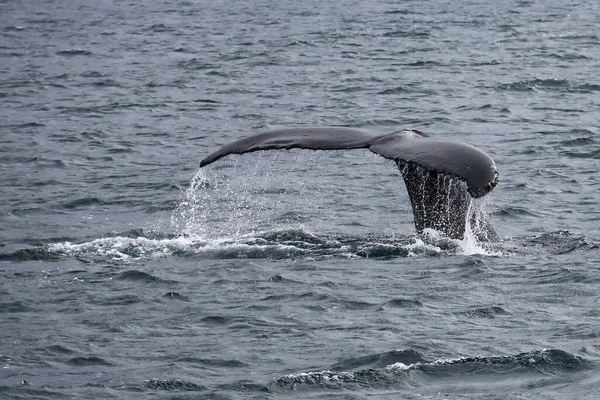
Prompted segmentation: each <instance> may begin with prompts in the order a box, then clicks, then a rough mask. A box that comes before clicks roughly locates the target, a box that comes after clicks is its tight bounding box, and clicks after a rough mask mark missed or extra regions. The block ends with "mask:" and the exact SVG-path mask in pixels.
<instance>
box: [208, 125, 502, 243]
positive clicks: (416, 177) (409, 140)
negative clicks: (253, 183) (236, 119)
mask: <svg viewBox="0 0 600 400" xmlns="http://www.w3.org/2000/svg"><path fill="white" fill-rule="evenodd" d="M294 148H299V149H311V150H349V149H362V148H365V149H369V150H370V151H372V152H373V153H375V154H378V155H380V156H382V157H385V158H387V159H390V160H394V161H395V162H396V164H397V165H398V168H399V169H400V173H401V175H402V177H403V179H404V182H405V184H406V189H407V191H408V195H409V198H410V202H411V205H412V210H413V215H414V218H415V228H416V229H417V232H422V231H423V229H425V228H432V229H435V230H437V231H440V232H442V233H444V234H446V235H447V236H449V237H450V238H453V239H462V238H463V237H464V234H465V229H466V225H467V224H468V223H470V221H469V216H468V213H469V204H470V201H471V199H472V198H478V197H482V196H484V195H486V194H487V193H489V192H490V191H491V190H492V189H493V188H494V187H495V186H496V183H497V182H498V170H497V168H496V164H495V163H494V161H493V160H492V159H491V157H490V156H489V155H487V154H486V153H485V152H483V151H482V150H479V149H478V148H476V147H474V146H471V145H468V144H463V143H456V142H449V141H442V140H436V139H431V138H428V137H426V136H425V135H424V134H423V133H422V132H419V131H417V130H404V131H397V132H392V133H389V134H387V135H373V134H371V133H369V132H365V131H363V130H360V129H353V128H291V129H281V130H275V131H269V132H264V133H260V134H257V135H253V136H249V137H246V138H243V139H239V140H236V141H234V142H232V143H230V144H228V145H225V146H223V147H222V148H220V149H219V150H217V151H216V152H214V153H212V154H211V155H209V156H208V157H206V158H205V159H204V160H202V161H201V162H200V166H201V167H203V166H205V165H208V164H210V163H213V162H215V161H217V160H218V159H220V158H222V157H225V156H227V155H229V154H243V153H249V152H253V151H259V150H273V149H294Z"/></svg>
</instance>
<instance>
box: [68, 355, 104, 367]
mask: <svg viewBox="0 0 600 400" xmlns="http://www.w3.org/2000/svg"><path fill="white" fill-rule="evenodd" d="M67 364H71V365H75V366H78V367H83V366H90V365H100V366H111V365H114V364H112V363H110V362H108V361H106V360H105V359H103V358H102V357H97V356H90V357H73V358H71V359H69V360H68V361H67Z"/></svg>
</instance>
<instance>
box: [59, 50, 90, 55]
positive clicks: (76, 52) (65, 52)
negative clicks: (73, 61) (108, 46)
mask: <svg viewBox="0 0 600 400" xmlns="http://www.w3.org/2000/svg"><path fill="white" fill-rule="evenodd" d="M92 54H93V53H92V52H91V51H89V50H84V49H67V50H62V51H57V52H56V55H59V56H66V57H74V56H91V55H92Z"/></svg>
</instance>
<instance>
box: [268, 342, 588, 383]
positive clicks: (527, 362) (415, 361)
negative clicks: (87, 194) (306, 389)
mask: <svg viewBox="0 0 600 400" xmlns="http://www.w3.org/2000/svg"><path fill="white" fill-rule="evenodd" d="M381 361H384V362H386V363H389V364H387V365H382V362H381ZM334 367H341V368H350V369H351V370H346V371H340V372H336V371H332V370H324V371H320V372H302V373H297V374H289V375H285V376H283V377H281V378H279V379H277V380H275V381H274V382H273V383H272V384H273V386H274V387H279V388H285V389H296V388H297V387H298V386H312V387H320V388H325V389H353V388H357V387H358V388H388V387H390V386H397V385H402V384H405V383H408V382H411V383H414V382H419V381H428V382H429V381H431V379H436V378H437V379H447V378H448V377H453V376H454V377H457V378H460V377H464V376H472V375H474V374H478V375H498V376H505V377H507V378H510V376H514V375H520V374H523V373H526V372H534V373H538V374H541V375H543V376H548V375H557V374H560V373H563V372H567V371H573V372H574V371H581V370H585V369H589V368H591V367H592V366H591V363H590V362H589V361H587V360H586V359H584V358H582V357H579V356H576V355H573V354H570V353H567V352H565V351H562V350H558V349H543V350H534V351H530V352H527V353H520V354H516V355H509V356H475V357H458V358H442V359H437V360H435V361H431V362H426V361H425V360H424V359H423V358H422V357H421V355H420V354H419V353H418V352H410V351H407V352H404V351H398V352H390V353H383V354H376V355H373V356H366V357H361V358H356V359H352V360H347V361H344V362H341V363H338V364H336V365H335V366H334ZM352 368H358V369H353V370H352Z"/></svg>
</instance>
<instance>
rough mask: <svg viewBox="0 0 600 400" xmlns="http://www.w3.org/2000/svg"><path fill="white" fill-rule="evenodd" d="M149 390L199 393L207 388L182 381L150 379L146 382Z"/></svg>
mask: <svg viewBox="0 0 600 400" xmlns="http://www.w3.org/2000/svg"><path fill="white" fill-rule="evenodd" d="M145 386H146V387H147V388H148V389H154V390H165V391H178V392H180V391H192V392H198V391H202V390H207V389H208V388H207V387H206V386H202V385H199V384H197V383H193V382H187V381H184V380H181V379H149V380H147V381H146V382H145Z"/></svg>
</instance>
